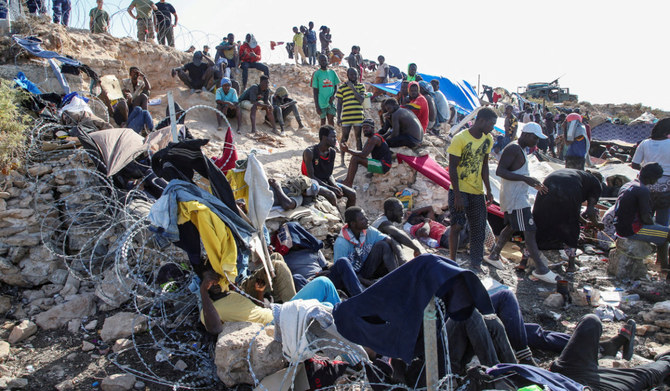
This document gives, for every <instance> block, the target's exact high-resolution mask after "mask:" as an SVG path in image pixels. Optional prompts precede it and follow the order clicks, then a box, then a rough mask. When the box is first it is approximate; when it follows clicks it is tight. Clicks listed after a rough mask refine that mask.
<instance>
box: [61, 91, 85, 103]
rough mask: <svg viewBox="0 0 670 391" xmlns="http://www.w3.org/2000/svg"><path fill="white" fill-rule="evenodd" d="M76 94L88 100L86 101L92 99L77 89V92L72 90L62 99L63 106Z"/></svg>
mask: <svg viewBox="0 0 670 391" xmlns="http://www.w3.org/2000/svg"><path fill="white" fill-rule="evenodd" d="M75 96H76V97H78V98H79V99H81V100H83V101H84V102H86V103H88V101H89V100H90V99H88V98H87V97H85V96H83V95H81V94H79V93H78V92H76V91H75V92H70V93H68V94H66V95H65V96H64V97H63V99H62V100H61V106H65V105H66V104H68V103H70V101H71V100H72V98H74V97H75Z"/></svg>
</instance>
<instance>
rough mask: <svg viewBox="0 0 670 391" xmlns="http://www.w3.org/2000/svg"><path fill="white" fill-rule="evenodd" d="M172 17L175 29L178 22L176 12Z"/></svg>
mask: <svg viewBox="0 0 670 391" xmlns="http://www.w3.org/2000/svg"><path fill="white" fill-rule="evenodd" d="M172 15H174V27H177V22H178V21H179V17H178V16H177V13H176V12H173V13H172Z"/></svg>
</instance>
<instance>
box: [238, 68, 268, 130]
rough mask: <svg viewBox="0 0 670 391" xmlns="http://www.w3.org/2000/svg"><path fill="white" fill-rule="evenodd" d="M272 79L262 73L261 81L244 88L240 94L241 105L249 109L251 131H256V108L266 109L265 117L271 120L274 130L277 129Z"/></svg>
mask: <svg viewBox="0 0 670 391" xmlns="http://www.w3.org/2000/svg"><path fill="white" fill-rule="evenodd" d="M270 94H271V91H270V79H269V78H268V77H267V76H265V75H262V76H261V81H260V83H258V84H254V85H252V86H251V87H249V88H248V89H246V90H244V92H243V93H242V95H241V96H240V107H241V108H243V109H245V110H249V112H250V119H251V133H256V110H258V109H259V108H260V109H261V110H263V111H265V118H267V120H268V121H269V122H270V126H272V131H273V132H276V131H277V125H276V124H275V117H274V115H273V110H272V104H270Z"/></svg>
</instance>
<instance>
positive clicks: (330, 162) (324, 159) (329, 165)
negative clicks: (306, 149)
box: [312, 144, 337, 183]
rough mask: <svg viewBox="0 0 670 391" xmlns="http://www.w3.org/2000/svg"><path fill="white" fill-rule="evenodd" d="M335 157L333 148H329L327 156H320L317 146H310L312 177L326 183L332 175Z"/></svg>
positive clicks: (335, 153)
mask: <svg viewBox="0 0 670 391" xmlns="http://www.w3.org/2000/svg"><path fill="white" fill-rule="evenodd" d="M336 156H337V152H336V151H335V149H334V148H329V149H328V155H327V156H322V155H321V152H320V151H319V144H317V145H314V146H312V167H313V168H314V177H315V178H317V179H320V180H321V181H323V182H326V183H328V180H329V179H330V176H331V175H333V168H334V167H335V157H336Z"/></svg>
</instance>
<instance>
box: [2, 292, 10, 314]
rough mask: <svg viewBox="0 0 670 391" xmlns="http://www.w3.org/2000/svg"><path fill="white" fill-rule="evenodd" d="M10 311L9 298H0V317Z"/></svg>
mask: <svg viewBox="0 0 670 391" xmlns="http://www.w3.org/2000/svg"><path fill="white" fill-rule="evenodd" d="M11 309H12V299H11V298H10V297H9V296H0V315H4V314H6V313H7V311H9V310H11Z"/></svg>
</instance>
